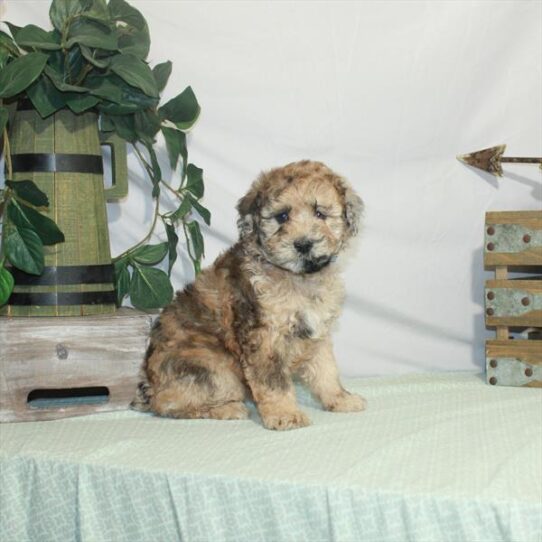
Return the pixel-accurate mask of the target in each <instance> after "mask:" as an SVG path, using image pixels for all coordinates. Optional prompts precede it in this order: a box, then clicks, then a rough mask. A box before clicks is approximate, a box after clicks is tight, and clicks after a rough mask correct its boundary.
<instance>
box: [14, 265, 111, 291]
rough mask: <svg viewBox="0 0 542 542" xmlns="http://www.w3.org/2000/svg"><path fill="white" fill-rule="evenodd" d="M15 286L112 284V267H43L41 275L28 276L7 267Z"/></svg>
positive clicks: (18, 270)
mask: <svg viewBox="0 0 542 542" xmlns="http://www.w3.org/2000/svg"><path fill="white" fill-rule="evenodd" d="M8 269H9V272H10V273H11V274H12V275H13V279H14V281H15V285H16V286H52V285H55V284H102V283H108V282H111V283H113V281H114V277H113V266H112V265H111V264H107V265H65V266H58V267H54V266H50V267H44V268H43V272H42V273H41V275H30V274H29V273H25V272H24V271H21V270H20V269H16V268H15V267H9V268H8Z"/></svg>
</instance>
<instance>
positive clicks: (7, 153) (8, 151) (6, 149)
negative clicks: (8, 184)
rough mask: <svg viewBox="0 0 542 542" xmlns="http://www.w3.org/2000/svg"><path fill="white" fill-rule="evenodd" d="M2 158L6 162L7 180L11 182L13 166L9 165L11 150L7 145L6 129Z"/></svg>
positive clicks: (5, 131) (6, 131) (5, 129)
mask: <svg viewBox="0 0 542 542" xmlns="http://www.w3.org/2000/svg"><path fill="white" fill-rule="evenodd" d="M3 153H4V158H5V160H6V168H7V170H8V171H7V179H9V180H11V179H12V178H13V166H12V163H11V148H10V145H9V136H8V129H7V128H4V151H3Z"/></svg>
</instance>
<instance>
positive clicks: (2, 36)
mask: <svg viewBox="0 0 542 542" xmlns="http://www.w3.org/2000/svg"><path fill="white" fill-rule="evenodd" d="M0 50H3V51H6V52H7V53H9V55H10V56H19V50H18V49H17V45H15V42H14V41H13V39H12V38H10V37H9V36H8V35H7V34H6V33H5V32H2V30H0Z"/></svg>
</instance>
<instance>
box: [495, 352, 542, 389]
mask: <svg viewBox="0 0 542 542" xmlns="http://www.w3.org/2000/svg"><path fill="white" fill-rule="evenodd" d="M492 361H493V362H496V364H497V366H496V367H491V362H492ZM526 369H531V371H532V375H531V376H527V375H526V374H525V370H526ZM491 378H496V380H497V381H496V383H495V385H496V386H526V385H527V384H529V383H531V382H533V381H536V380H537V381H539V382H542V366H537V365H530V364H528V363H524V362H523V361H521V360H520V359H518V358H496V357H488V358H486V380H487V382H488V383H491V382H490V380H491Z"/></svg>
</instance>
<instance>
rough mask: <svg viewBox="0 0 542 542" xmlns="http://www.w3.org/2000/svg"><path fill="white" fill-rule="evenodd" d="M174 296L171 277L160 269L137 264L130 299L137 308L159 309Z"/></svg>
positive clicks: (131, 284)
mask: <svg viewBox="0 0 542 542" xmlns="http://www.w3.org/2000/svg"><path fill="white" fill-rule="evenodd" d="M172 298H173V287H172V286H171V282H170V281H169V277H168V276H167V275H166V273H164V271H162V270H160V269H155V268H154V267H141V266H139V265H136V266H135V267H134V273H133V275H132V281H131V283H130V299H131V301H132V304H133V305H134V307H136V308H137V309H143V310H145V309H158V308H161V307H164V306H165V305H167V304H168V303H169V302H170V301H171V299H172Z"/></svg>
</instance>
